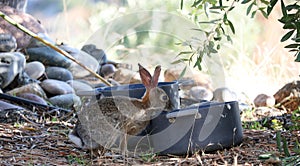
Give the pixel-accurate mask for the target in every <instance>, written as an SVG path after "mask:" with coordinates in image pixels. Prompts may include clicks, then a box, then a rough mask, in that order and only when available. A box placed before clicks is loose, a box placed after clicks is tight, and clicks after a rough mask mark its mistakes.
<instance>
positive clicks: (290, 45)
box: [284, 44, 300, 48]
mask: <svg viewBox="0 0 300 166" xmlns="http://www.w3.org/2000/svg"><path fill="white" fill-rule="evenodd" d="M298 47H300V44H289V45H287V46H285V47H284V48H298Z"/></svg>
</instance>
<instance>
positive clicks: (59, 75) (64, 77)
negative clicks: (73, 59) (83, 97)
mask: <svg viewBox="0 0 300 166" xmlns="http://www.w3.org/2000/svg"><path fill="white" fill-rule="evenodd" d="M46 75H47V77H48V78H49V79H54V80H60V81H68V80H73V75H72V73H71V72H70V71H69V70H68V69H65V68H62V67H47V68H46Z"/></svg>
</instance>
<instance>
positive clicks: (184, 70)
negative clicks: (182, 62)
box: [178, 66, 187, 79]
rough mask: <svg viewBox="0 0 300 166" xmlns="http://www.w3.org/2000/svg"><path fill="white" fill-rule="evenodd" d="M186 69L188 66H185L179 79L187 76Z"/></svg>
mask: <svg viewBox="0 0 300 166" xmlns="http://www.w3.org/2000/svg"><path fill="white" fill-rule="evenodd" d="M186 68H187V66H185V67H184V69H183V70H182V71H181V73H180V75H179V78H178V79H181V78H183V76H184V75H185V72H186Z"/></svg>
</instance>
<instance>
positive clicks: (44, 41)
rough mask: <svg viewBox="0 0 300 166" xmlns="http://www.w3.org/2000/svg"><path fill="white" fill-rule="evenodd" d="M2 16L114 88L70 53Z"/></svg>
mask: <svg viewBox="0 0 300 166" xmlns="http://www.w3.org/2000/svg"><path fill="white" fill-rule="evenodd" d="M0 16H1V17H2V18H3V19H4V20H5V21H7V22H8V23H10V24H11V25H13V26H15V27H16V28H18V29H20V30H21V31H23V32H24V33H26V34H27V35H29V36H31V37H33V38H35V39H37V40H38V41H40V42H42V43H43V44H45V45H46V46H48V47H50V48H52V49H53V50H55V51H57V52H58V53H60V54H62V55H63V56H65V57H67V58H68V59H70V60H72V61H73V62H75V63H77V64H78V65H79V66H81V67H83V68H84V69H85V70H87V71H88V72H90V73H91V74H92V75H94V76H95V77H96V78H98V79H100V80H101V81H102V82H103V83H104V84H106V85H107V86H112V84H110V83H109V82H107V81H106V80H105V79H104V78H103V77H101V76H100V75H99V74H97V73H96V72H94V71H93V70H91V69H90V68H88V67H86V66H85V65H84V64H82V63H81V62H79V61H78V60H77V59H75V58H74V57H72V56H71V55H70V54H69V53H67V52H66V51H64V50H62V49H60V48H59V47H57V46H55V45H53V44H51V43H50V42H48V41H46V40H44V39H42V38H40V37H39V36H38V35H37V34H35V33H34V32H32V31H30V30H29V29H27V28H26V27H24V26H23V25H21V24H19V23H17V22H16V21H15V20H13V19H12V18H10V17H8V16H7V15H6V14H4V13H3V12H2V11H0Z"/></svg>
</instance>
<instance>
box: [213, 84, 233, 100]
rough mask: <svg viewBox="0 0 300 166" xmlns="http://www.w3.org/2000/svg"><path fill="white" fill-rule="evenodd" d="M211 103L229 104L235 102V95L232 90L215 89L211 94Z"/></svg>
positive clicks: (224, 88)
mask: <svg viewBox="0 0 300 166" xmlns="http://www.w3.org/2000/svg"><path fill="white" fill-rule="evenodd" d="M212 100H213V101H217V102H229V101H237V100H238V98H237V95H236V93H235V92H233V91H232V90H230V89H228V88H226V87H222V88H217V89H216V90H215V91H214V92H213V99H212Z"/></svg>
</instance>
